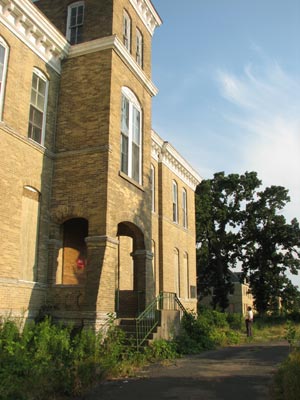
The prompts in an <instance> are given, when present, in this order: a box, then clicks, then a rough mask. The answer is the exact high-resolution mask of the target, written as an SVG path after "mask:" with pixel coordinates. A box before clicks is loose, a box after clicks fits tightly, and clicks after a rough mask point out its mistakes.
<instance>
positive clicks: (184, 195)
mask: <svg viewBox="0 0 300 400" xmlns="http://www.w3.org/2000/svg"><path fill="white" fill-rule="evenodd" d="M182 218H183V221H182V222H183V226H184V228H187V226H188V220H187V193H186V190H185V189H182Z"/></svg>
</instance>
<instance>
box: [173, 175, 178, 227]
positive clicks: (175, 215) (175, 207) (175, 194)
mask: <svg viewBox="0 0 300 400" xmlns="http://www.w3.org/2000/svg"><path fill="white" fill-rule="evenodd" d="M172 205H173V222H176V223H177V222H178V185H177V182H176V181H172Z"/></svg>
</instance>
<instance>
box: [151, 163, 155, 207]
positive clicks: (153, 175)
mask: <svg viewBox="0 0 300 400" xmlns="http://www.w3.org/2000/svg"><path fill="white" fill-rule="evenodd" d="M150 174H151V175H150V184H151V205H152V206H151V209H152V211H153V212H154V211H155V168H154V167H153V165H151V168H150Z"/></svg>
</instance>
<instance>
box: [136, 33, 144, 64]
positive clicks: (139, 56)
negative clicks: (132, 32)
mask: <svg viewBox="0 0 300 400" xmlns="http://www.w3.org/2000/svg"><path fill="white" fill-rule="evenodd" d="M135 59H136V62H137V63H138V65H139V66H140V67H141V68H142V67H143V35H142V33H141V31H140V30H139V29H137V30H136V53H135Z"/></svg>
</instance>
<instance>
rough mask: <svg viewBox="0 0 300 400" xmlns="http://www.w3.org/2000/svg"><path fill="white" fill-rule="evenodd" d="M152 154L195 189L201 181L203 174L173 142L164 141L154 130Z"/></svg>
mask: <svg viewBox="0 0 300 400" xmlns="http://www.w3.org/2000/svg"><path fill="white" fill-rule="evenodd" d="M151 139H152V149H151V156H152V157H153V158H154V160H156V161H157V162H159V163H163V164H165V165H166V167H167V168H169V169H170V170H171V171H172V172H173V173H174V174H175V175H176V176H178V178H180V179H181V180H182V181H183V182H184V183H186V184H187V185H188V186H189V187H190V188H191V189H192V190H195V189H196V187H197V185H198V184H199V183H200V182H201V180H202V178H201V176H200V175H199V174H198V173H197V172H196V170H195V169H194V168H192V167H191V165H190V164H189V163H188V162H187V161H186V160H185V159H184V158H183V157H182V156H181V155H180V154H179V153H178V152H177V151H176V150H175V148H174V147H173V146H172V145H171V143H169V142H167V141H164V140H163V139H162V138H161V137H160V136H158V134H157V133H156V132H154V131H152V135H151Z"/></svg>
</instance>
